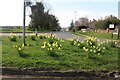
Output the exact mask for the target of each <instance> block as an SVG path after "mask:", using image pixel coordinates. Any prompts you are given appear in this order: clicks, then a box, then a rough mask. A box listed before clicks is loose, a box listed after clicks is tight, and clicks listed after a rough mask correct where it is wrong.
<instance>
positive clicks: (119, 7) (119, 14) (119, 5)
mask: <svg viewBox="0 0 120 80" xmlns="http://www.w3.org/2000/svg"><path fill="white" fill-rule="evenodd" d="M118 19H119V20H120V1H119V2H118Z"/></svg>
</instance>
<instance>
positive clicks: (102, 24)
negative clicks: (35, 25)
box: [95, 15, 120, 29]
mask: <svg viewBox="0 0 120 80" xmlns="http://www.w3.org/2000/svg"><path fill="white" fill-rule="evenodd" d="M119 23H120V20H119V19H117V17H115V16H112V15H110V16H106V17H105V19H101V20H98V21H97V22H96V24H95V25H96V27H95V28H96V29H107V28H109V24H114V25H115V26H116V25H118V24H119Z"/></svg>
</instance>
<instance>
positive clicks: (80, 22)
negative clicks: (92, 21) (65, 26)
mask: <svg viewBox="0 0 120 80" xmlns="http://www.w3.org/2000/svg"><path fill="white" fill-rule="evenodd" d="M74 25H75V27H76V28H78V29H82V28H83V26H84V28H87V27H88V25H89V19H88V18H86V17H82V18H79V19H78V20H77V21H76V22H75V24H74Z"/></svg>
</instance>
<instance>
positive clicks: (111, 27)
mask: <svg viewBox="0 0 120 80" xmlns="http://www.w3.org/2000/svg"><path fill="white" fill-rule="evenodd" d="M109 28H110V29H113V28H115V27H114V24H109ZM111 38H112V39H113V32H112V35H111Z"/></svg>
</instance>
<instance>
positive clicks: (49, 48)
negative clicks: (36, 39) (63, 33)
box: [41, 42, 62, 56]
mask: <svg viewBox="0 0 120 80" xmlns="http://www.w3.org/2000/svg"><path fill="white" fill-rule="evenodd" d="M61 46H62V45H61V44H60V43H59V42H54V43H52V44H51V43H49V42H48V43H47V42H44V43H43V45H42V46H41V48H42V49H45V50H47V51H48V54H49V55H51V56H55V55H56V53H55V50H60V49H61Z"/></svg>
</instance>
